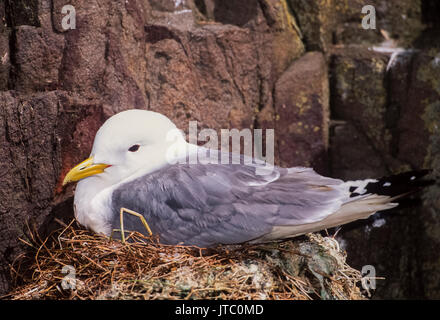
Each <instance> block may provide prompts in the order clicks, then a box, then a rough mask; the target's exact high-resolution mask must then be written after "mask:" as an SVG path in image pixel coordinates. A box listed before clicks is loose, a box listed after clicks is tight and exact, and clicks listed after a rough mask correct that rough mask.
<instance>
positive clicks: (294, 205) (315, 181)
mask: <svg viewBox="0 0 440 320" xmlns="http://www.w3.org/2000/svg"><path fill="white" fill-rule="evenodd" d="M176 132H177V133H176ZM170 133H173V134H170ZM170 137H171V138H170ZM206 152H214V153H216V154H215V155H216V156H220V155H221V152H220V151H216V150H208V149H206V148H203V147H199V146H196V145H192V144H189V143H187V142H186V140H185V138H184V135H183V134H182V133H180V131H178V130H177V128H176V126H175V125H174V124H173V122H171V121H170V120H169V119H168V118H167V117H165V116H164V115H162V114H159V113H156V112H152V111H146V110H128V111H123V112H121V113H118V114H116V115H114V116H112V117H111V118H109V119H108V120H107V121H106V122H105V123H104V124H103V125H102V127H101V128H100V129H99V130H98V132H97V134H96V137H95V140H94V144H93V148H92V151H91V154H90V157H89V158H88V159H87V160H85V161H83V162H81V163H80V164H78V165H77V166H75V167H74V168H73V169H72V170H71V171H70V172H69V173H68V174H67V175H66V177H65V179H64V181H63V185H65V184H67V183H68V182H71V181H78V180H80V181H79V182H78V185H77V187H76V190H75V199H74V211H75V217H76V219H77V220H78V221H79V223H80V224H82V225H84V226H85V227H87V228H89V229H91V230H93V231H94V232H97V233H102V234H105V235H107V236H110V235H111V234H112V233H113V232H116V233H118V231H115V230H119V232H121V230H122V231H123V232H121V233H120V236H121V238H122V240H125V232H128V231H138V232H141V233H142V234H145V235H157V236H159V239H160V242H162V243H164V244H183V245H195V246H199V247H212V246H216V245H219V244H239V243H245V242H250V243H259V242H268V241H274V240H281V239H286V238H291V237H295V236H299V235H302V234H305V233H309V232H315V231H320V230H323V229H327V228H331V227H335V226H339V225H343V224H346V223H349V222H352V221H355V220H358V219H365V218H368V217H369V216H370V215H372V214H374V213H375V212H377V211H381V210H386V209H390V208H393V207H395V206H397V203H394V201H395V200H396V199H397V198H399V197H400V196H402V195H405V194H407V193H408V192H411V191H412V190H414V189H417V188H418V187H419V186H422V185H423V184H424V182H423V180H421V179H420V178H421V177H423V176H424V175H426V174H427V171H426V170H423V171H414V172H407V173H403V174H400V175H396V176H391V177H387V178H382V179H377V180H376V179H367V180H358V181H347V182H344V181H342V180H339V179H332V178H328V177H324V176H321V175H319V174H317V173H316V172H314V171H313V170H312V169H310V168H302V167H294V168H280V167H271V169H270V170H268V171H267V172H266V174H261V172H260V173H258V172H257V170H265V168H266V167H265V165H264V164H262V163H261V161H256V160H255V161H253V162H255V163H253V164H249V163H247V164H246V163H243V161H242V163H239V164H231V163H229V164H212V163H208V164H206V162H205V164H203V163H191V162H189V163H188V161H183V160H185V159H186V160H188V158H189V157H190V156H191V155H195V154H202V153H206ZM228 156H230V157H231V158H230V159H232V158H234V157H235V158H234V159H236V157H237V156H238V157H240V160H244V156H239V155H233V154H228Z"/></svg>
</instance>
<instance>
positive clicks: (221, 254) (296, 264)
mask: <svg viewBox="0 0 440 320" xmlns="http://www.w3.org/2000/svg"><path fill="white" fill-rule="evenodd" d="M73 222H74V221H72V222H71V223H70V224H69V225H68V226H66V227H64V228H63V229H60V230H58V231H57V232H55V233H52V235H51V236H49V237H48V238H46V239H45V240H42V239H40V238H38V237H37V236H33V237H32V239H29V240H22V241H23V242H25V243H26V245H27V246H29V250H28V252H27V253H25V254H22V255H21V256H20V257H19V258H17V259H16V260H15V262H14V263H13V264H12V266H11V274H12V276H13V278H14V279H15V288H14V289H13V290H12V291H11V292H10V293H9V294H8V295H7V296H4V297H3V298H7V299H282V300H285V299H295V300H310V299H365V296H364V295H363V294H362V292H361V290H360V283H361V279H362V277H361V273H360V272H359V271H357V270H355V269H353V268H351V267H350V266H348V265H347V264H346V254H345V252H342V251H341V250H340V248H339V245H338V242H337V241H336V240H335V239H334V238H332V237H323V236H321V235H319V234H308V235H307V236H306V237H303V238H301V239H296V240H290V241H284V242H280V243H270V244H263V245H240V246H220V247H218V248H215V249H202V248H196V247H184V246H168V245H163V244H160V243H159V242H158V239H157V238H154V237H144V236H142V235H141V234H138V233H132V234H130V236H129V239H130V241H127V242H126V243H125V244H123V243H121V242H120V241H119V240H112V239H109V238H108V237H105V236H101V235H97V234H93V233H91V232H89V231H87V230H83V229H80V228H78V227H77V226H75V223H73Z"/></svg>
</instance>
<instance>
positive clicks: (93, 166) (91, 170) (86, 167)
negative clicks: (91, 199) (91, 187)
mask: <svg viewBox="0 0 440 320" xmlns="http://www.w3.org/2000/svg"><path fill="white" fill-rule="evenodd" d="M107 167H110V165H108V164H104V163H93V157H90V158H88V159H86V160H84V161H83V162H81V163H80V164H78V165H76V166H75V167H74V168H73V169H72V170H70V171H69V172H68V173H67V174H66V176H65V177H64V180H63V186H64V185H66V184H67V183H69V182H73V181H79V180H81V179H84V178H87V177H90V176H93V175H95V174H98V173H103V172H104V169H105V168H107Z"/></svg>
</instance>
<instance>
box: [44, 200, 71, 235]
mask: <svg viewBox="0 0 440 320" xmlns="http://www.w3.org/2000/svg"><path fill="white" fill-rule="evenodd" d="M73 218H74V213H73V197H70V198H68V199H67V200H65V201H63V202H61V203H59V204H58V205H56V206H55V207H54V208H53V209H52V211H51V212H50V214H49V215H48V216H47V217H46V219H45V220H44V221H43V223H42V224H41V227H40V228H39V229H38V235H39V236H40V238H41V239H45V238H46V237H48V236H49V235H50V234H51V233H53V232H55V231H57V230H59V229H62V228H64V225H63V223H64V224H65V225H66V226H67V225H68V224H69V223H70V222H72V219H73ZM75 223H76V222H75Z"/></svg>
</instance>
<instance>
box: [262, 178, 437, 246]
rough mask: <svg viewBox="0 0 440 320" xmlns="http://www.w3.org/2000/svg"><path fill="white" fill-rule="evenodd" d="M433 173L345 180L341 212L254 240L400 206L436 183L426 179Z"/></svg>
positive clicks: (301, 231) (302, 231)
mask: <svg viewBox="0 0 440 320" xmlns="http://www.w3.org/2000/svg"><path fill="white" fill-rule="evenodd" d="M429 172H430V170H420V171H410V172H405V173H401V174H397V175H392V176H388V177H383V178H380V179H367V180H358V181H347V182H344V183H343V185H342V187H343V188H344V189H345V188H348V191H349V193H350V198H349V199H348V200H347V201H346V202H345V203H344V204H342V205H341V207H340V208H339V210H338V211H336V212H335V213H333V214H330V215H329V216H327V217H326V218H325V219H323V220H320V221H317V222H313V223H309V224H303V225H294V226H276V227H274V228H273V230H272V232H271V233H269V234H267V235H265V236H263V237H261V238H259V239H256V240H255V241H254V242H265V241H271V240H274V239H281V238H290V237H294V236H299V235H302V234H306V233H309V232H316V231H320V230H324V229H329V228H333V227H337V226H341V225H344V224H347V223H350V222H353V221H356V220H359V219H366V218H368V217H369V216H371V215H372V214H374V213H376V212H377V211H382V210H388V209H391V208H394V207H396V206H397V205H398V203H396V200H398V199H399V198H401V197H403V196H406V195H409V194H411V193H414V192H417V191H418V190H420V189H421V188H423V187H425V186H427V185H430V184H432V183H433V182H434V181H433V180H424V179H422V178H423V177H425V176H426V175H427V174H428V173H429ZM345 190H347V189H345Z"/></svg>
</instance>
